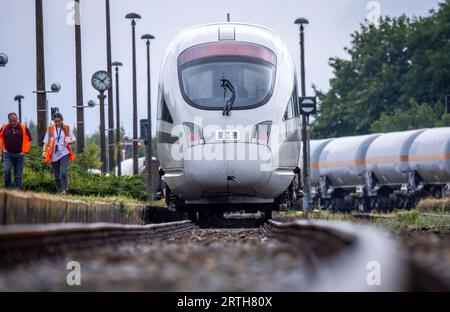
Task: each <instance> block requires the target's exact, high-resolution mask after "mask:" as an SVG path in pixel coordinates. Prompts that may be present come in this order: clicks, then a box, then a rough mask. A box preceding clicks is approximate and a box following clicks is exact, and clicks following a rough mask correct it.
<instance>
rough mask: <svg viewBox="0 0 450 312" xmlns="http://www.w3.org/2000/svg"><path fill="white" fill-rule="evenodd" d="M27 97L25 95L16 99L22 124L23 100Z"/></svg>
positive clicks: (17, 96)
mask: <svg viewBox="0 0 450 312" xmlns="http://www.w3.org/2000/svg"><path fill="white" fill-rule="evenodd" d="M24 98H25V97H24V96H23V95H16V96H15V97H14V101H17V104H18V105H19V122H20V123H22V100H23V99H24Z"/></svg>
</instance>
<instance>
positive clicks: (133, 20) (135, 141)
mask: <svg viewBox="0 0 450 312" xmlns="http://www.w3.org/2000/svg"><path fill="white" fill-rule="evenodd" d="M125 18H127V19H130V20H131V35H132V38H131V39H132V46H133V174H134V175H137V174H138V173H139V167H138V125H137V87H136V20H137V19H140V18H141V16H140V15H139V14H136V13H129V14H127V15H126V16H125Z"/></svg>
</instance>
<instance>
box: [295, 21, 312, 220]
mask: <svg viewBox="0 0 450 312" xmlns="http://www.w3.org/2000/svg"><path fill="white" fill-rule="evenodd" d="M294 24H297V25H300V75H301V81H302V83H301V88H302V90H301V91H302V97H305V96H306V86H305V40H304V34H303V31H304V26H303V25H308V24H309V21H308V20H307V19H306V18H303V17H300V18H297V19H296V20H295V22H294ZM302 151H303V160H302V184H303V211H304V212H307V211H309V210H310V207H309V204H310V200H311V187H310V186H311V183H310V174H309V173H310V168H309V166H310V162H309V115H307V114H302Z"/></svg>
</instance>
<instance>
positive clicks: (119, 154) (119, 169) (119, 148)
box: [116, 66, 122, 177]
mask: <svg viewBox="0 0 450 312" xmlns="http://www.w3.org/2000/svg"><path fill="white" fill-rule="evenodd" d="M116 118H117V119H116V124H117V130H116V142H117V175H118V176H119V177H120V176H122V146H121V144H120V140H121V138H120V103H119V66H116Z"/></svg>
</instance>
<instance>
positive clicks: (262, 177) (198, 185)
mask: <svg viewBox="0 0 450 312" xmlns="http://www.w3.org/2000/svg"><path fill="white" fill-rule="evenodd" d="M195 155H196V156H197V157H196V158H195V157H193V156H195ZM200 155H201V158H199V156H200ZM212 156H213V157H212ZM271 169H272V155H271V151H270V149H269V148H268V147H266V146H262V145H257V144H249V143H232V144H229V143H225V144H223V143H215V144H205V145H197V146H194V147H191V148H190V149H188V150H187V151H186V153H185V159H184V174H185V177H186V181H188V183H190V184H191V185H192V187H194V188H195V189H197V190H201V191H202V192H203V194H204V195H205V196H208V195H211V196H214V195H218V194H229V195H245V196H257V195H258V193H259V192H260V191H261V190H262V189H263V188H264V186H265V185H266V184H267V182H268V180H269V178H270V175H271Z"/></svg>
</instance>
